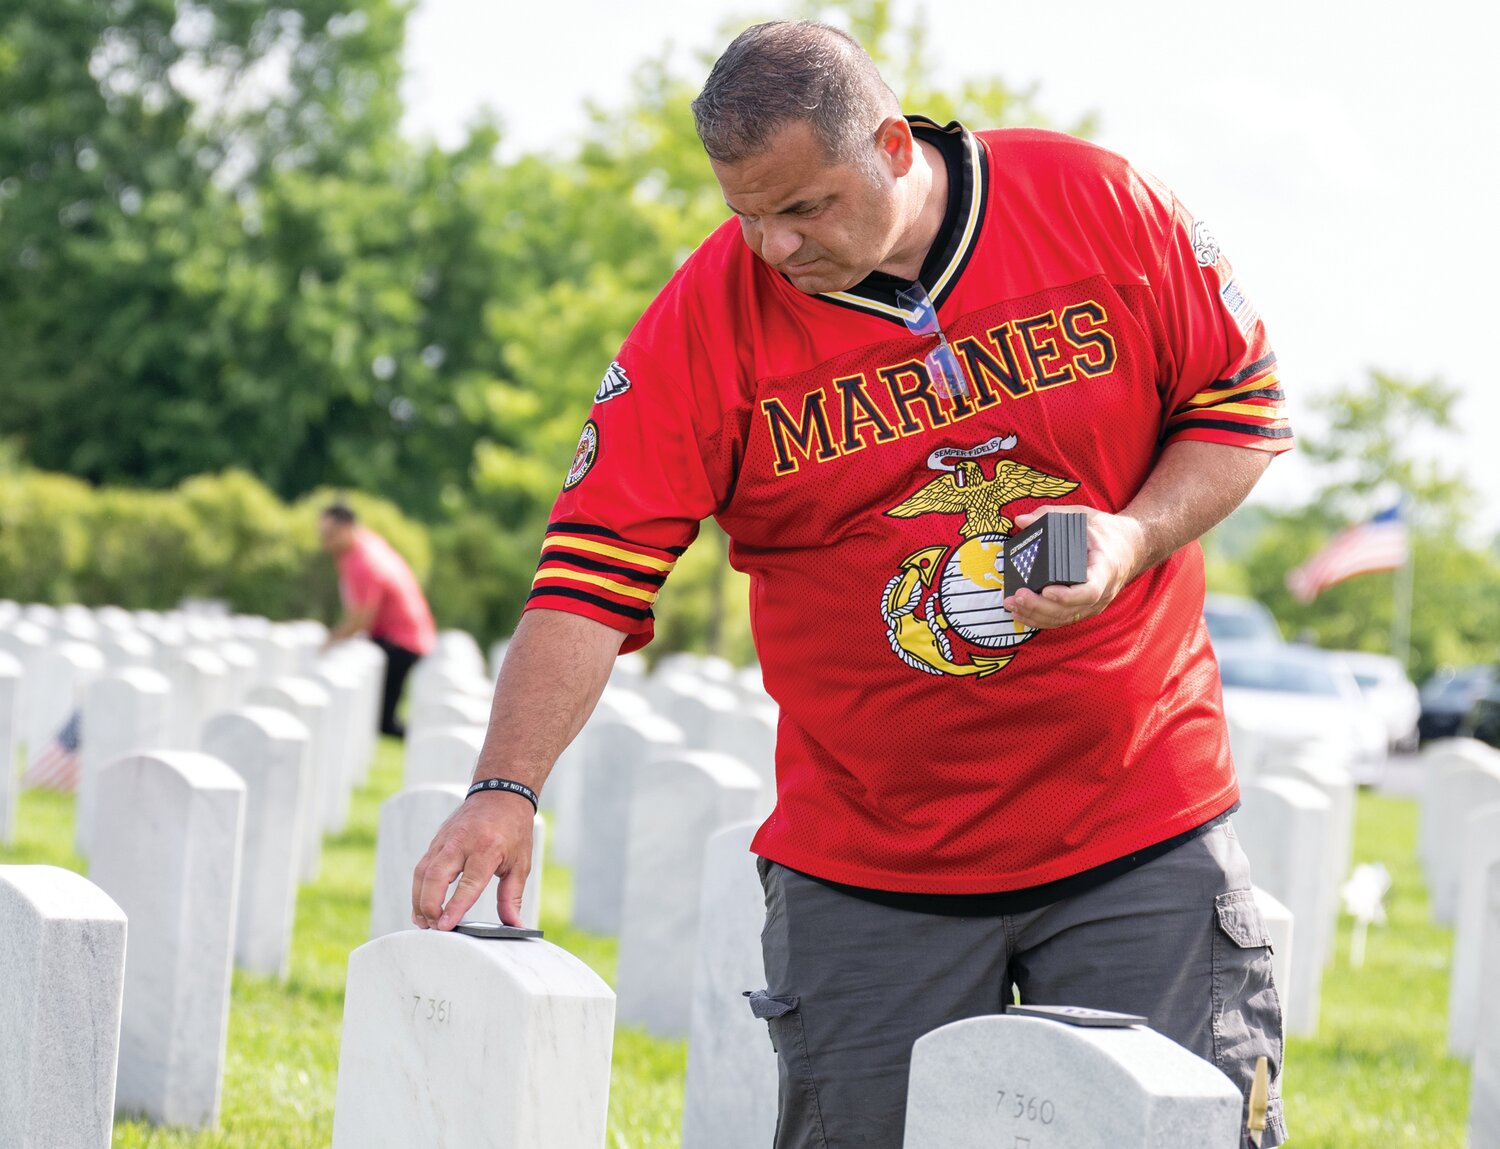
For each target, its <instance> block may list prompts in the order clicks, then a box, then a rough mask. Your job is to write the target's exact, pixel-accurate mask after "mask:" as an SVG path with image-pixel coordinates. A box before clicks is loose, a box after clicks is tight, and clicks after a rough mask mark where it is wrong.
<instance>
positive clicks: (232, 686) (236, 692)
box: [214, 642, 260, 707]
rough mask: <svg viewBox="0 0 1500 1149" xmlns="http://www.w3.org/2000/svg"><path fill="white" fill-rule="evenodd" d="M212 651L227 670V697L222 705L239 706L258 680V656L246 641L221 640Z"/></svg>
mask: <svg viewBox="0 0 1500 1149" xmlns="http://www.w3.org/2000/svg"><path fill="white" fill-rule="evenodd" d="M214 653H215V654H217V655H218V656H219V657H220V658H222V659H223V660H224V666H225V668H226V669H227V670H228V672H229V690H228V698H227V700H226V701H225V703H224V705H225V706H226V707H235V706H239V705H241V704H242V703H243V702H244V701H245V695H247V694H249V693H250V690H251V688H252V687H254V686H255V684H256V683H258V682H259V681H260V656H259V655H258V654H256V653H255V650H254V648H253V647H251V646H250V644H249V643H246V642H221V643H219V644H218V645H217V646H215V647H214Z"/></svg>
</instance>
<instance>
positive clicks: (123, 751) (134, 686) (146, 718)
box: [73, 666, 172, 858]
mask: <svg viewBox="0 0 1500 1149" xmlns="http://www.w3.org/2000/svg"><path fill="white" fill-rule="evenodd" d="M171 689H172V688H171V684H170V683H168V681H167V676H166V675H164V674H162V673H161V672H160V671H156V670H152V669H151V668H150V667H148V666H127V667H123V668H121V669H119V670H112V671H110V672H109V673H107V674H104V675H102V676H100V677H99V678H96V679H95V680H94V681H93V682H92V683H90V684H89V686H88V689H87V690H86V691H85V693H84V697H83V731H82V739H81V741H80V743H79V747H78V803H77V805H76V806H75V807H74V814H73V848H74V849H75V850H76V851H77V852H78V855H79V856H80V857H83V858H87V857H88V856H89V850H90V848H91V847H90V844H91V843H92V842H93V840H94V823H95V821H96V819H97V817H98V809H97V806H98V794H97V790H98V785H99V771H101V770H103V769H104V768H105V767H106V766H108V765H109V764H110V763H111V762H113V761H115V760H116V759H118V758H123V757H125V755H127V754H138V753H140V752H141V751H143V750H161V749H164V748H165V747H166V746H167V715H168V713H169V711H170V710H171Z"/></svg>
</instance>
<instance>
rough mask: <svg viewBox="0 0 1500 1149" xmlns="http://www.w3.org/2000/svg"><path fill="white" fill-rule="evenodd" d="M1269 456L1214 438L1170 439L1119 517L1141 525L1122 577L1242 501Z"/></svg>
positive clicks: (1165, 553) (1148, 564)
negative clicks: (1206, 440) (1204, 440)
mask: <svg viewBox="0 0 1500 1149" xmlns="http://www.w3.org/2000/svg"><path fill="white" fill-rule="evenodd" d="M1270 462H1271V456H1270V454H1268V453H1267V452H1265V451H1250V450H1246V449H1245V448H1243V447H1230V446H1225V445H1223V444H1219V443H1199V442H1193V441H1187V442H1181V443H1173V444H1171V445H1169V446H1168V447H1167V448H1166V450H1164V451H1163V452H1162V453H1161V457H1160V458H1159V459H1158V460H1157V461H1156V466H1155V468H1153V470H1152V471H1151V474H1150V475H1149V476H1147V478H1146V482H1145V483H1144V484H1143V485H1142V487H1141V489H1140V490H1139V491H1138V492H1136V496H1135V498H1133V499H1132V500H1131V501H1130V503H1129V505H1127V506H1126V507H1125V509H1124V510H1122V511H1121V512H1120V517H1121V518H1123V519H1127V520H1131V521H1133V522H1134V523H1136V524H1137V525H1138V526H1139V528H1140V537H1139V551H1138V555H1137V558H1136V562H1135V563H1134V564H1133V565H1134V569H1133V570H1131V571H1130V572H1129V573H1128V577H1127V579H1126V581H1127V582H1128V581H1129V580H1130V579H1133V578H1135V576H1136V575H1138V574H1140V573H1141V572H1143V571H1146V570H1149V569H1150V568H1151V567H1154V566H1155V565H1156V564H1157V563H1159V562H1161V561H1162V560H1163V559H1165V558H1166V557H1167V556H1168V555H1170V554H1172V553H1173V552H1174V551H1177V550H1179V549H1181V548H1182V547H1185V546H1187V544H1188V543H1190V542H1192V541H1193V540H1194V539H1196V538H1200V537H1201V536H1202V535H1203V534H1205V533H1206V532H1207V531H1208V530H1209V529H1210V528H1211V527H1213V526H1215V525H1216V524H1218V523H1220V522H1222V521H1223V520H1224V519H1225V518H1226V517H1227V516H1228V515H1229V513H1230V512H1231V511H1233V510H1234V509H1235V507H1237V506H1239V505H1240V504H1241V503H1242V502H1244V501H1245V496H1246V495H1248V494H1249V493H1250V490H1251V488H1253V487H1254V486H1255V484H1256V481H1257V480H1258V479H1259V478H1260V477H1261V475H1262V474H1263V473H1264V472H1265V469H1266V467H1267V466H1268V465H1269V464H1270Z"/></svg>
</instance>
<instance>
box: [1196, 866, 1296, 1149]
mask: <svg viewBox="0 0 1500 1149" xmlns="http://www.w3.org/2000/svg"><path fill="white" fill-rule="evenodd" d="M1214 919H1215V926H1216V928H1215V929H1214V934H1213V969H1214V982H1213V1010H1214V1012H1213V1035H1214V1064H1216V1065H1217V1066H1218V1067H1219V1069H1220V1070H1222V1071H1223V1072H1224V1074H1225V1075H1226V1076H1227V1077H1228V1078H1229V1079H1230V1080H1231V1081H1233V1082H1234V1083H1235V1084H1236V1085H1237V1086H1239V1087H1240V1091H1241V1092H1242V1093H1245V1094H1246V1095H1248V1094H1249V1092H1250V1084H1251V1080H1252V1078H1253V1077H1254V1074H1255V1059H1256V1058H1258V1057H1264V1058H1266V1059H1267V1061H1268V1062H1269V1063H1270V1071H1271V1097H1270V1106H1269V1112H1268V1117H1269V1122H1268V1131H1271V1132H1277V1131H1279V1132H1280V1135H1278V1136H1276V1137H1275V1139H1274V1140H1271V1141H1268V1143H1269V1144H1277V1143H1279V1142H1280V1141H1281V1139H1282V1137H1283V1136H1284V1130H1285V1126H1284V1125H1283V1124H1282V1118H1281V1097H1280V1090H1279V1088H1278V1086H1279V1078H1280V1076H1281V999H1280V997H1279V996H1278V995H1277V993H1276V985H1275V983H1274V981H1273V980H1272V978H1271V936H1270V934H1269V933H1268V932H1267V930H1266V923H1265V919H1264V918H1263V917H1262V916H1261V912H1260V907H1259V906H1257V905H1256V904H1255V893H1254V891H1252V890H1231V891H1229V892H1228V893H1227V894H1220V895H1219V896H1218V897H1216V898H1215V899H1214Z"/></svg>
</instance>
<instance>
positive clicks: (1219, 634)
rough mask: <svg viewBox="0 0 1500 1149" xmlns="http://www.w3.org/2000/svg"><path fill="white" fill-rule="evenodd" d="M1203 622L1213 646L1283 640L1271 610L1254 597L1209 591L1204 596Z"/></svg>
mask: <svg viewBox="0 0 1500 1149" xmlns="http://www.w3.org/2000/svg"><path fill="white" fill-rule="evenodd" d="M1203 621H1204V622H1206V623H1207V624H1208V637H1209V638H1210V639H1212V640H1213V643H1214V646H1215V647H1218V645H1219V644H1220V643H1222V642H1274V643H1279V642H1281V641H1282V638H1281V628H1280V627H1278V626H1277V625H1276V619H1275V618H1274V617H1273V616H1272V614H1271V612H1270V611H1269V610H1267V609H1266V608H1265V607H1264V606H1263V605H1262V604H1261V603H1258V602H1256V601H1255V599H1253V598H1241V597H1240V596H1239V595H1232V594H1210V595H1205V596H1204V599H1203Z"/></svg>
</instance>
